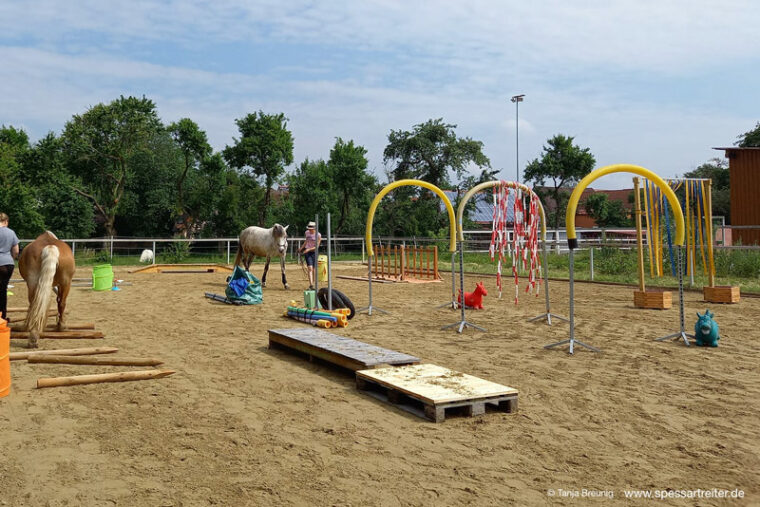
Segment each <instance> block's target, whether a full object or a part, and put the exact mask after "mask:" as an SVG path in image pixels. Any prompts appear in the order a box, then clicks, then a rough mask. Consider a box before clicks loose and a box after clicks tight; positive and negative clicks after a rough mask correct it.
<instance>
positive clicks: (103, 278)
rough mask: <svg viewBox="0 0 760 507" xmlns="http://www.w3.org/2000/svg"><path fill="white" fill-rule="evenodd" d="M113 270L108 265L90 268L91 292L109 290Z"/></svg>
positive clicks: (111, 285) (111, 284)
mask: <svg viewBox="0 0 760 507" xmlns="http://www.w3.org/2000/svg"><path fill="white" fill-rule="evenodd" d="M111 287H113V269H111V265H110V264H100V265H99V266H94V267H93V268H92V290H111Z"/></svg>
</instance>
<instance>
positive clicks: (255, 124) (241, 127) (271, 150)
mask: <svg viewBox="0 0 760 507" xmlns="http://www.w3.org/2000/svg"><path fill="white" fill-rule="evenodd" d="M287 121H288V119H287V118H285V115H284V114H283V113H280V114H264V113H263V112H262V111H259V112H258V113H251V114H248V115H247V116H245V117H244V118H240V119H237V120H235V124H236V125H237V127H238V131H239V132H240V139H235V144H233V145H232V146H227V147H226V148H225V149H224V152H223V153H224V158H225V160H227V163H228V164H229V165H230V166H231V167H233V168H235V169H238V170H241V171H245V168H250V170H251V171H252V173H253V174H254V175H255V176H258V177H263V178H264V203H263V206H260V207H259V220H258V224H259V225H260V226H264V224H265V220H266V213H267V210H268V208H269V203H270V202H271V193H272V186H273V185H274V184H275V183H277V182H279V180H280V177H281V176H282V174H283V173H284V172H285V166H288V165H290V164H292V163H293V135H292V134H291V132H290V131H289V130H288V129H287Z"/></svg>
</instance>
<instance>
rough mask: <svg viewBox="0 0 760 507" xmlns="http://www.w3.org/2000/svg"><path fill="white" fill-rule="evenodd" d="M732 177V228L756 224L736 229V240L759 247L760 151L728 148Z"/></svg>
mask: <svg viewBox="0 0 760 507" xmlns="http://www.w3.org/2000/svg"><path fill="white" fill-rule="evenodd" d="M726 157H728V164H729V171H730V175H731V225H756V226H758V228H757V229H749V230H748V229H734V230H733V240H734V244H736V241H737V240H741V242H742V244H743V245H754V244H760V148H726Z"/></svg>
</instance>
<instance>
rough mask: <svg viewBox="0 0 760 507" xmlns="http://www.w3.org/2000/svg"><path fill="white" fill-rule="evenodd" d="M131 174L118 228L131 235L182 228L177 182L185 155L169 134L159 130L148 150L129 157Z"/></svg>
mask: <svg viewBox="0 0 760 507" xmlns="http://www.w3.org/2000/svg"><path fill="white" fill-rule="evenodd" d="M128 165H129V171H130V177H129V179H128V180H127V183H126V186H125V190H124V196H123V198H122V199H121V201H120V204H119V212H118V215H117V217H116V228H117V229H118V230H119V231H120V232H121V233H122V234H123V235H127V236H143V237H145V236H162V237H165V236H171V235H173V234H174V233H175V232H177V230H180V231H182V230H183V228H184V225H185V224H184V223H182V221H181V220H179V221H178V220H177V214H176V207H175V204H176V202H177V201H176V199H177V198H176V186H175V185H176V181H177V179H178V177H179V174H181V172H182V169H183V157H182V153H181V151H180V149H179V148H178V147H177V145H176V143H175V142H174V140H173V139H172V138H171V136H170V135H169V133H168V132H167V131H164V130H160V131H158V132H155V133H154V134H153V135H152V136H151V137H150V138H149V139H147V140H145V149H144V150H140V151H138V152H136V153H134V154H133V155H131V156H130V158H129V164H128Z"/></svg>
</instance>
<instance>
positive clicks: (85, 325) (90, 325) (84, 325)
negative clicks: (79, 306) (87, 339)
mask: <svg viewBox="0 0 760 507" xmlns="http://www.w3.org/2000/svg"><path fill="white" fill-rule="evenodd" d="M64 327H65V328H66V331H70V330H74V329H95V323H94V322H79V323H72V324H66V325H65V326H64ZM10 328H11V331H14V332H15V331H26V325H25V324H23V323H22V324H12V325H11V326H10ZM57 329H58V325H57V324H48V325H47V326H45V331H56V330H57Z"/></svg>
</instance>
